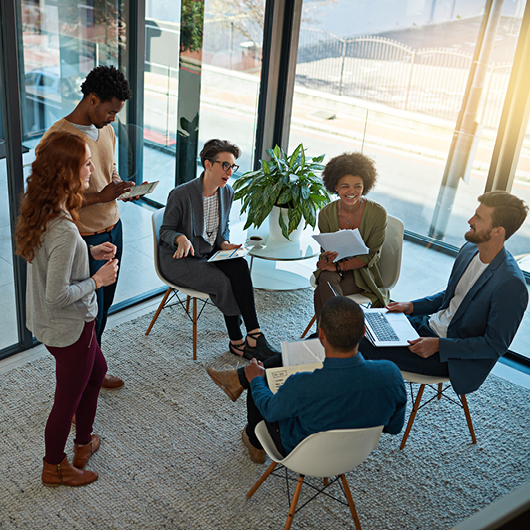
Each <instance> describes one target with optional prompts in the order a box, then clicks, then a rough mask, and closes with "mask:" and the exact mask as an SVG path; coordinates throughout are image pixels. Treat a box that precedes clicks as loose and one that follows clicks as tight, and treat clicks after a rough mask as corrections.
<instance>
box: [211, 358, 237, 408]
mask: <svg viewBox="0 0 530 530" xmlns="http://www.w3.org/2000/svg"><path fill="white" fill-rule="evenodd" d="M206 371H207V372H208V375H209V376H210V377H211V378H212V381H213V382H214V383H215V384H216V385H218V386H219V387H220V388H221V389H222V390H223V391H224V393H225V394H226V395H227V396H228V397H229V398H230V399H231V400H232V401H234V402H235V401H237V399H238V398H239V396H240V395H241V393H242V392H243V390H244V388H243V387H242V386H241V383H240V382H239V377H238V376H237V370H224V371H223V370H216V369H215V368H212V367H211V366H207V367H206Z"/></svg>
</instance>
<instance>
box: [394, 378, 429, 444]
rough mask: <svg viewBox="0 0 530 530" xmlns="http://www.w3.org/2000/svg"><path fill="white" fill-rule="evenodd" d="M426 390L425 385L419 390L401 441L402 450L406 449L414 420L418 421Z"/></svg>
mask: <svg viewBox="0 0 530 530" xmlns="http://www.w3.org/2000/svg"><path fill="white" fill-rule="evenodd" d="M424 390H425V385H421V386H420V389H419V390H418V395H417V396H416V401H414V406H413V407H412V412H411V413H410V418H409V422H408V423H407V428H406V429H405V434H404V435H403V440H401V445H400V446H399V448H400V449H403V448H404V447H405V444H406V443H407V438H408V437H409V433H410V430H411V429H412V424H413V423H414V420H415V419H416V414H417V412H418V409H419V408H420V402H421V397H422V396H423V391H424Z"/></svg>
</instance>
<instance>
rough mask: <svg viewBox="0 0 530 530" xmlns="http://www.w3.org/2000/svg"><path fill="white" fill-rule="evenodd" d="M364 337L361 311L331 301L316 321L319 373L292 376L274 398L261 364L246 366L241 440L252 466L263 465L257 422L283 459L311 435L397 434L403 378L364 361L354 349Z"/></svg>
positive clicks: (389, 367) (384, 365)
mask: <svg viewBox="0 0 530 530" xmlns="http://www.w3.org/2000/svg"><path fill="white" fill-rule="evenodd" d="M364 331H365V328H364V314H363V312H362V309H361V308H360V307H359V306H358V305H357V304H356V303H355V302H353V301H352V300H350V299H348V298H345V297H342V296H340V297H336V298H332V299H331V300H329V301H328V302H327V304H326V305H325V306H324V309H323V311H322V315H321V320H320V329H319V339H320V341H321V343H322V345H323V346H324V350H325V354H326V358H325V360H324V366H323V368H321V369H320V370H315V371H314V372H299V373H297V374H294V375H292V376H291V377H289V378H288V379H287V381H286V382H285V383H284V384H283V385H282V386H281V387H280V388H279V390H278V392H277V393H276V394H273V393H272V392H271V391H270V390H269V388H268V386H267V384H266V382H265V370H264V367H263V364H262V363H261V362H258V361H256V360H255V359H253V361H252V363H251V364H249V365H247V366H245V369H244V370H245V376H246V379H247V381H248V382H249V384H250V388H249V391H248V396H247V399H248V401H247V414H248V425H247V426H246V427H245V429H244V430H243V435H242V438H243V443H244V444H245V446H246V447H247V448H248V450H249V453H250V458H251V460H252V461H253V462H255V463H258V464H261V463H263V462H264V461H265V451H264V450H263V449H262V447H261V444H260V443H259V441H258V439H257V437H256V435H255V433H254V429H255V427H256V425H257V424H258V423H259V422H260V421H261V420H262V419H265V420H266V423H267V427H268V429H269V432H270V433H271V435H272V438H273V440H274V442H275V444H276V446H277V448H278V450H279V451H280V453H281V454H283V455H287V454H288V453H289V452H291V451H292V450H293V449H294V448H295V447H296V446H297V445H298V444H299V443H300V442H301V441H302V440H303V439H304V438H306V437H307V436H309V435H310V434H313V433H316V432H321V431H329V430H332V429H355V428H365V427H375V426H377V425H384V432H388V433H391V434H397V433H399V432H400V431H401V428H402V427H403V421H404V418H405V409H406V402H407V396H406V391H405V384H404V383H403V378H402V377H401V373H400V371H399V369H398V368H397V366H396V365H395V364H394V363H392V362H390V361H365V360H364V359H363V357H362V355H361V354H360V353H359V351H358V346H359V342H360V340H361V338H362V337H363V335H364Z"/></svg>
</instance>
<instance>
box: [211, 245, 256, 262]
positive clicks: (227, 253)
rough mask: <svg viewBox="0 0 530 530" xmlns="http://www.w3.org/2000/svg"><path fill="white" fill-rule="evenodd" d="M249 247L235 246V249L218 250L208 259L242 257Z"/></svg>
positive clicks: (217, 259) (219, 259) (218, 259)
mask: <svg viewBox="0 0 530 530" xmlns="http://www.w3.org/2000/svg"><path fill="white" fill-rule="evenodd" d="M249 250H250V249H248V248H244V247H241V248H236V249H235V250H219V251H218V252H216V253H215V254H214V255H213V256H212V257H211V258H210V259H209V260H208V261H222V260H224V259H235V258H244V257H245V256H246V255H247V254H248V251H249Z"/></svg>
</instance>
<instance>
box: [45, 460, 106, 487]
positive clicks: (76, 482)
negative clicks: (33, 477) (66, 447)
mask: <svg viewBox="0 0 530 530" xmlns="http://www.w3.org/2000/svg"><path fill="white" fill-rule="evenodd" d="M42 461H43V463H44V466H43V468H42V483H43V484H44V485H45V486H48V487H51V488H56V487H57V486H60V485H61V484H62V485H63V486H72V487H77V486H86V485H87V484H90V483H91V482H94V481H95V480H97V479H98V475H97V473H94V472H93V471H82V470H81V469H76V468H75V467H74V466H72V465H71V464H70V463H69V462H68V458H66V456H65V457H64V459H63V461H62V462H61V463H60V464H56V465H52V464H48V462H46V461H45V460H44V459H43V460H42Z"/></svg>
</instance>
